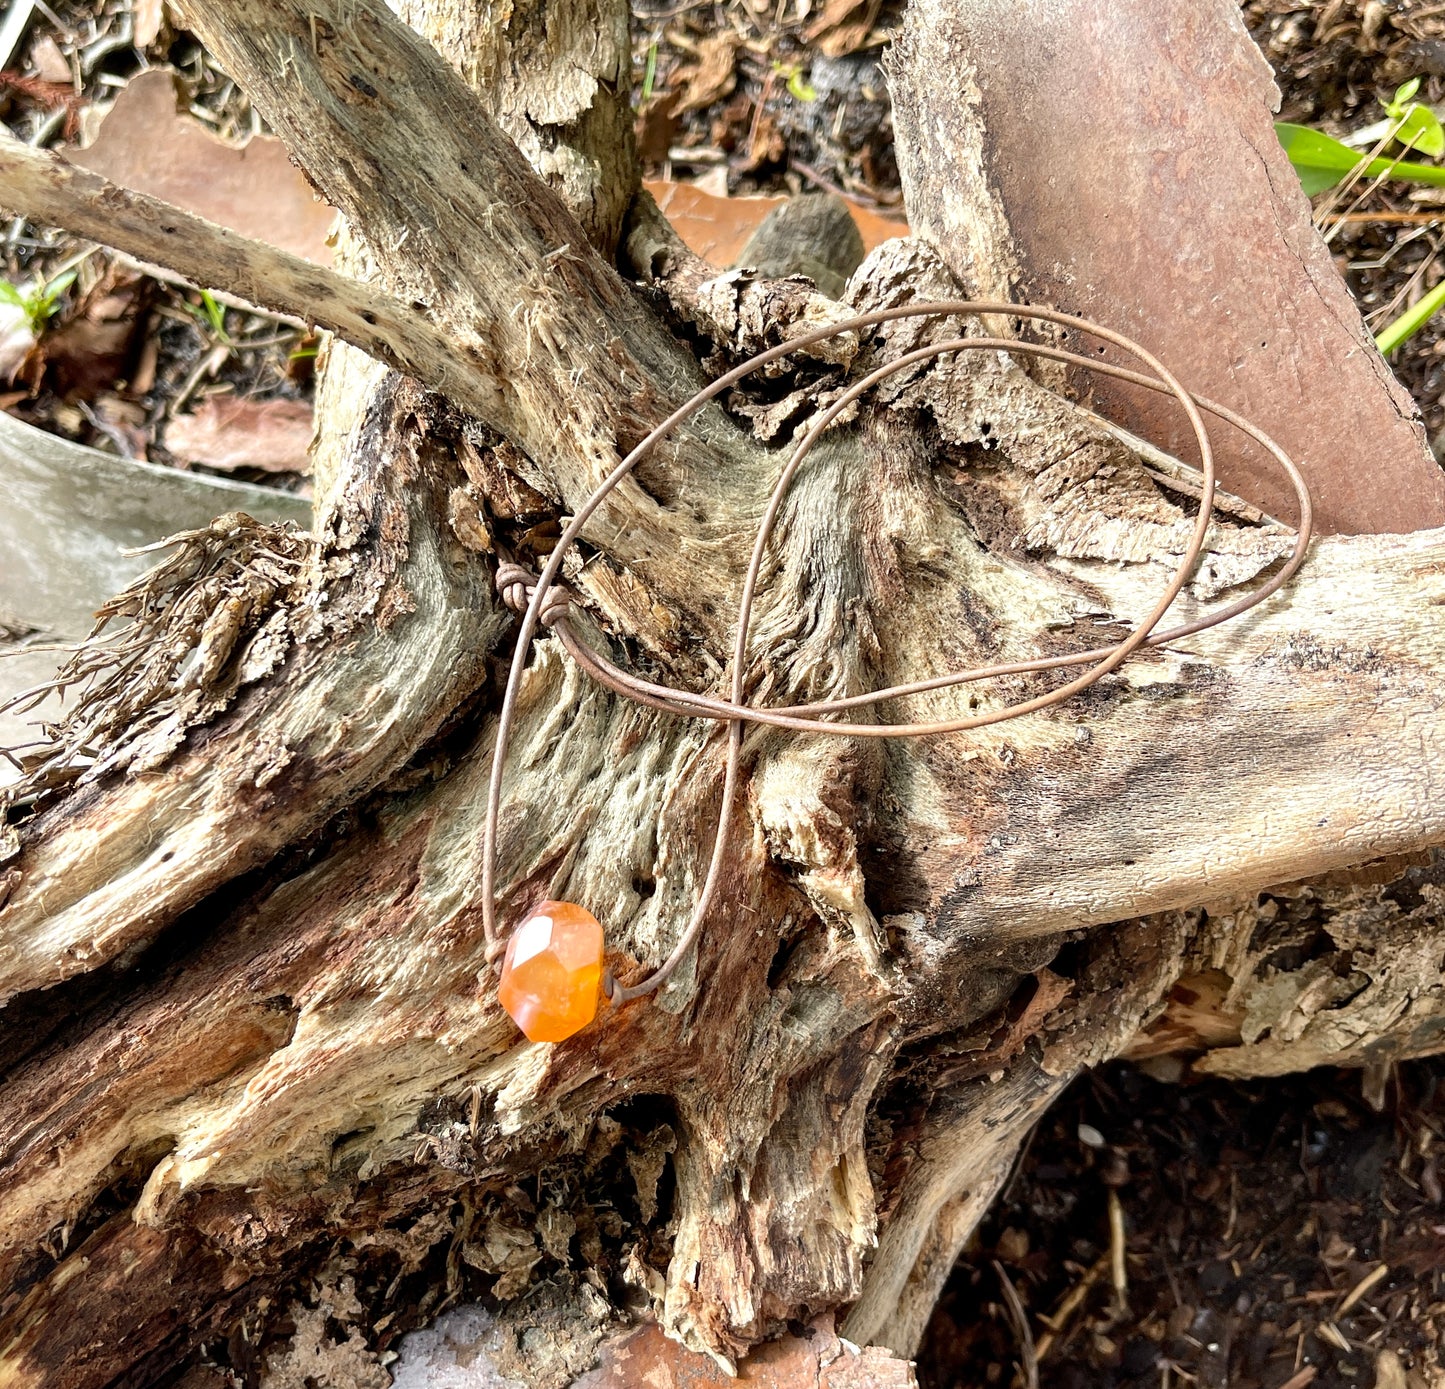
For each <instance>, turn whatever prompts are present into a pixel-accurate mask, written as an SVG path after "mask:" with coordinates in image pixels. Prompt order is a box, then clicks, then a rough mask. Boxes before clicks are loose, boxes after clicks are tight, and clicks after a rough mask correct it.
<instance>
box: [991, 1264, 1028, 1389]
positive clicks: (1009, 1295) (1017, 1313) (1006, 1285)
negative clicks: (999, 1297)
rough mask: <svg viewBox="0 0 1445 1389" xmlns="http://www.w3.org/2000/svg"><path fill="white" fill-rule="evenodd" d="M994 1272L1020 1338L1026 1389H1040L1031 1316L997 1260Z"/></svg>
mask: <svg viewBox="0 0 1445 1389" xmlns="http://www.w3.org/2000/svg"><path fill="white" fill-rule="evenodd" d="M993 1271H994V1272H995V1273H996V1274H997V1275H998V1281H999V1286H1000V1287H1001V1288H1002V1289H1003V1301H1004V1306H1005V1307H1007V1308H1008V1314H1009V1320H1010V1321H1011V1322H1012V1323H1013V1328H1014V1335H1015V1336H1017V1337H1018V1341H1019V1359H1020V1361H1021V1367H1022V1369H1023V1377H1024V1386H1025V1389H1039V1357H1038V1353H1037V1352H1036V1351H1035V1349H1034V1333H1033V1332H1032V1330H1030V1328H1029V1315H1028V1313H1027V1312H1026V1311H1025V1310H1024V1304H1023V1300H1022V1299H1021V1298H1020V1297H1019V1294H1018V1289H1017V1288H1015V1287H1014V1285H1013V1283H1012V1281H1010V1279H1009V1276H1008V1274H1007V1273H1006V1272H1005V1271H1004V1266H1003V1265H1002V1264H1001V1263H999V1261H998V1260H997V1259H995V1260H994V1261H993Z"/></svg>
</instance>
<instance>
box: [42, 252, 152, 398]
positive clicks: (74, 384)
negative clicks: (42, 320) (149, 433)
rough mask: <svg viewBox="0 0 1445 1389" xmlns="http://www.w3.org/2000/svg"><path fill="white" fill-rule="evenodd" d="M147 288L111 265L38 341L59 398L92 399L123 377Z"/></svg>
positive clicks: (135, 278)
mask: <svg viewBox="0 0 1445 1389" xmlns="http://www.w3.org/2000/svg"><path fill="white" fill-rule="evenodd" d="M147 294H148V285H147V283H146V281H145V280H144V279H143V278H142V277H141V276H139V275H136V274H134V273H132V272H131V271H128V270H122V269H120V268H119V267H117V266H110V267H109V268H108V269H107V270H106V271H105V273H104V274H103V275H102V276H101V278H100V279H99V280H98V281H97V282H96V283H95V284H94V285H92V286H91V287H90V289H88V290H87V291H86V292H85V294H84V295H83V296H82V297H81V299H80V300H79V302H78V303H77V304H76V305H75V307H74V308H73V309H71V310H70V311H69V312H67V313H66V314H65V315H64V317H63V318H62V319H61V320H60V321H59V322H58V323H57V324H55V325H54V326H52V327H49V328H47V329H46V331H45V333H44V334H43V335H42V338H41V351H42V352H43V353H44V357H45V369H46V373H47V375H48V377H49V384H50V385H51V387H52V388H53V389H54V390H55V391H57V392H58V393H59V394H60V395H63V396H78V397H80V398H82V399H93V398H94V397H95V396H96V395H97V394H99V393H100V392H101V391H103V390H105V389H106V388H107V387H109V386H114V385H115V383H116V381H117V380H118V379H120V378H122V377H124V376H125V375H126V371H127V367H128V366H129V364H130V361H131V356H132V349H133V344H134V341H135V335H136V330H137V329H138V328H139V326H140V323H141V319H142V317H143V314H144V310H145V307H146V297H147Z"/></svg>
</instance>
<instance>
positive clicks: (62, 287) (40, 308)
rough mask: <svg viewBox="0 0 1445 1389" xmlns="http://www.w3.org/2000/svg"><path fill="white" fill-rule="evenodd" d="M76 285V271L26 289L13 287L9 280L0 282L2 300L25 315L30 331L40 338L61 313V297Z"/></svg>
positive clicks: (68, 271)
mask: <svg viewBox="0 0 1445 1389" xmlns="http://www.w3.org/2000/svg"><path fill="white" fill-rule="evenodd" d="M74 283H75V271H74V270H67V271H65V273H64V274H61V275H57V276H56V277H55V278H54V279H53V280H49V281H47V282H45V283H44V284H40V283H38V282H37V283H35V284H31V285H29V286H26V287H24V288H21V287H19V286H16V285H12V284H11V283H10V281H9V280H0V300H3V301H4V302H5V303H7V304H13V305H14V306H15V307H16V308H17V309H19V310H20V311H21V312H22V313H24V315H25V317H26V318H27V319H28V320H29V322H30V331H31V332H32V333H34V334H35V336H36V337H39V336H40V330H41V329H42V328H44V327H45V325H46V324H47V323H48V322H49V321H50V320H51V319H52V318H54V317H55V315H56V314H57V313H59V312H60V299H61V296H62V295H63V294H64V293H65V291H66V290H67V289H69V288H70V287H71V285H73V284H74Z"/></svg>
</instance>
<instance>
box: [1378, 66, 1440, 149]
mask: <svg viewBox="0 0 1445 1389" xmlns="http://www.w3.org/2000/svg"><path fill="white" fill-rule="evenodd" d="M1419 90H1420V79H1419V78H1418V77H1412V78H1411V79H1410V80H1409V81H1408V82H1406V83H1403V84H1402V85H1401V86H1399V87H1397V88H1396V90H1395V97H1394V100H1393V101H1386V102H1384V103H1382V104H1383V105H1384V108H1385V114H1386V115H1387V116H1388V117H1389V118H1390V119H1391V120H1392V121H1394V122H1395V139H1396V140H1398V141H1399V143H1400V144H1402V145H1408V146H1409V147H1410V148H1411V149H1414V150H1419V152H1420V153H1421V154H1428V155H1429V156H1430V157H1431V158H1432V159H1438V158H1439V157H1440V156H1441V155H1442V154H1445V127H1442V126H1441V124H1440V118H1439V117H1438V116H1437V115H1436V114H1435V113H1434V112H1433V111H1432V110H1431V109H1430V108H1429V107H1428V106H1425V105H1423V104H1422V103H1421V102H1418V101H1415V100H1413V98H1414V95H1415V93H1416V92H1418V91H1419Z"/></svg>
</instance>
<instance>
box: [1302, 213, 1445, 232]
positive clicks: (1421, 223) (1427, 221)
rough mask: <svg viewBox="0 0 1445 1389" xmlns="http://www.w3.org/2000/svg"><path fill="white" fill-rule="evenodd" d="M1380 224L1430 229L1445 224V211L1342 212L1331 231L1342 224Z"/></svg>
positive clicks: (1332, 222) (1332, 224)
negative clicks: (1437, 224) (1437, 223)
mask: <svg viewBox="0 0 1445 1389" xmlns="http://www.w3.org/2000/svg"><path fill="white" fill-rule="evenodd" d="M1342 222H1345V223H1351V224H1356V223H1369V222H1379V223H1382V224H1383V225H1386V226H1400V227H1428V226H1433V225H1434V224H1435V223H1436V222H1445V209H1441V210H1440V211H1439V212H1342V213H1341V214H1340V215H1339V216H1338V217H1337V218H1335V219H1334V220H1333V221H1331V223H1330V227H1331V229H1333V228H1335V227H1337V226H1339V225H1340V223H1342Z"/></svg>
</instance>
